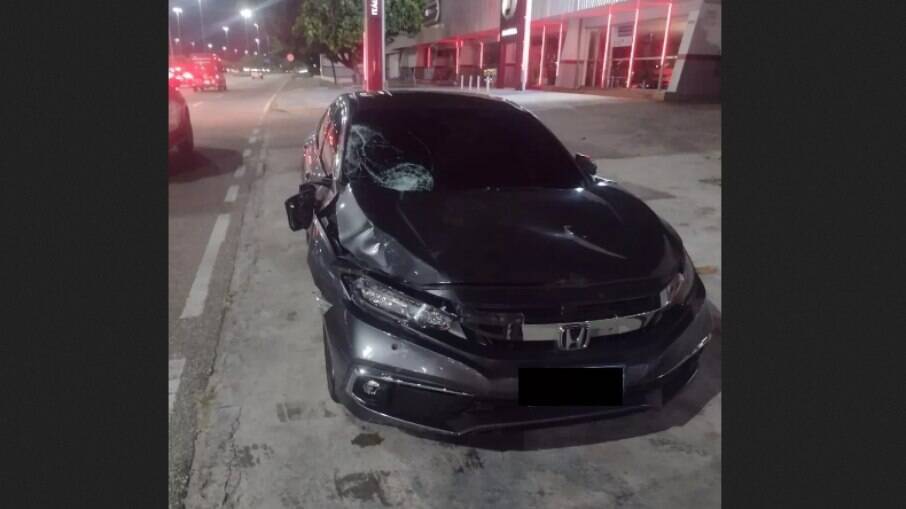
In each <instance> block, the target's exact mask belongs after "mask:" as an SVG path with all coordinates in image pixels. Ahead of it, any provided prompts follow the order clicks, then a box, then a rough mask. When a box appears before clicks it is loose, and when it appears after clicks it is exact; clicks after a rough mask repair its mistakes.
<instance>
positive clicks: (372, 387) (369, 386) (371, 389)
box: [362, 380, 381, 396]
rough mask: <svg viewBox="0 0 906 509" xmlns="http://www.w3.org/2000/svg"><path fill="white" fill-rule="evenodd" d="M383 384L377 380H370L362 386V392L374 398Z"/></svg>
mask: <svg viewBox="0 0 906 509" xmlns="http://www.w3.org/2000/svg"><path fill="white" fill-rule="evenodd" d="M380 388H381V384H380V382H378V381H377V380H368V381H367V382H365V385H363V386H362V391H364V392H365V394H367V395H369V396H374V395H375V394H377V392H378V390H380Z"/></svg>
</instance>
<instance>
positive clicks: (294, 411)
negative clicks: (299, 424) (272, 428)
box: [277, 401, 304, 422]
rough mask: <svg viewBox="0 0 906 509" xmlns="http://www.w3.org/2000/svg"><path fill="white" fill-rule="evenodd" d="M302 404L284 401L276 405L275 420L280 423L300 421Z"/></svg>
mask: <svg viewBox="0 0 906 509" xmlns="http://www.w3.org/2000/svg"><path fill="white" fill-rule="evenodd" d="M303 407H304V404H303V403H300V402H293V401H284V402H283V403H277V419H279V420H280V422H287V421H298V420H300V419H302V410H303Z"/></svg>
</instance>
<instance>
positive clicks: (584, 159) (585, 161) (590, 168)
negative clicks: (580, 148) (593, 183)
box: [576, 154, 598, 177]
mask: <svg viewBox="0 0 906 509" xmlns="http://www.w3.org/2000/svg"><path fill="white" fill-rule="evenodd" d="M576 164H577V165H578V166H579V169H580V170H582V173H584V174H586V175H588V176H589V177H594V176H595V175H596V174H597V173H598V165H596V164H595V162H594V161H592V160H591V158H590V157H588V156H587V155H585V154H576Z"/></svg>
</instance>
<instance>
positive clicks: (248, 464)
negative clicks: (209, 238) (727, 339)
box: [186, 87, 721, 509]
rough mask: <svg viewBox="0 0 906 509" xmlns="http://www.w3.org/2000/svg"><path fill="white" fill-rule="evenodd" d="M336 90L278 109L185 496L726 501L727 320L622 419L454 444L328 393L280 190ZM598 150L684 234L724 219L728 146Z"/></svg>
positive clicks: (583, 503) (329, 500) (394, 501)
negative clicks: (680, 374)
mask: <svg viewBox="0 0 906 509" xmlns="http://www.w3.org/2000/svg"><path fill="white" fill-rule="evenodd" d="M340 92H341V90H332V89H325V88H314V87H313V88H306V87H298V88H293V87H288V88H287V89H286V90H285V91H284V92H283V93H282V94H281V95H280V97H278V99H277V100H276V101H275V102H274V106H273V107H272V111H271V114H270V115H269V117H268V122H267V126H266V143H267V147H268V148H267V150H266V165H265V171H264V174H263V176H262V177H261V178H259V179H258V180H257V181H256V182H255V183H254V184H253V188H252V191H251V194H250V198H249V201H248V206H247V209H246V212H245V218H246V220H245V222H244V223H243V226H242V232H241V234H240V235H241V236H240V241H239V242H240V248H239V252H238V254H237V262H236V272H235V274H234V276H233V283H232V287H231V289H230V306H229V309H228V310H227V313H226V316H225V318H224V325H223V336H222V338H221V343H220V344H221V350H220V352H219V354H218V357H217V360H216V362H215V364H214V373H213V374H212V376H211V381H210V385H209V387H208V390H207V393H206V396H205V398H204V400H203V401H201V402H200V406H201V408H202V410H201V415H200V416H199V423H200V426H199V427H200V433H199V435H198V439H197V441H196V456H195V461H194V464H193V469H192V478H191V481H190V485H189V495H188V498H187V500H186V506H187V507H191V508H207V507H212V508H213V507H224V506H225V507H266V508H270V507H407V508H408V507H416V508H421V507H424V508H428V507H451V508H466V507H525V508H558V509H559V508H569V507H574V508H580V507H581V508H591V507H610V506H627V507H629V506H631V507H651V508H660V507H719V506H720V500H721V489H720V471H721V447H720V437H721V416H720V408H721V396H720V383H721V382H720V380H721V375H720V345H721V339H720V336H719V334H718V336H717V337H716V338H715V340H714V341H713V343H712V346H711V347H710V348H709V349H708V350H706V354H705V356H704V358H703V359H702V368H701V370H700V372H699V375H698V377H697V378H696V379H695V380H693V382H692V383H691V384H690V385H689V386H688V387H687V388H686V389H685V390H684V391H683V392H682V393H681V394H680V395H679V396H678V397H677V399H675V400H673V401H672V402H671V403H670V404H669V405H667V406H665V407H664V408H662V409H660V410H655V411H651V412H645V413H642V414H636V415H631V416H626V417H623V418H620V419H612V420H605V421H596V422H592V423H583V424H574V425H569V426H559V427H554V428H544V429H536V430H524V431H510V432H502V433H494V434H485V435H481V436H478V437H475V438H473V439H471V440H469V441H467V442H464V443H461V444H453V443H446V442H438V441H433V440H426V439H422V438H418V437H415V436H413V435H411V434H409V433H406V432H404V431H401V430H398V429H396V428H392V427H386V426H381V425H374V424H369V423H365V422H363V421H360V420H358V419H356V418H354V417H352V416H351V415H350V414H348V412H347V411H346V410H345V409H344V408H342V407H340V406H338V405H336V404H334V403H333V402H332V401H331V400H330V398H329V397H328V395H327V391H326V388H325V374H324V358H323V346H322V339H321V325H320V316H319V314H318V312H317V309H316V307H315V305H314V302H313V300H312V297H311V292H312V290H313V289H314V285H313V283H312V280H311V276H310V274H309V272H308V268H307V264H306V261H305V256H306V245H305V241H304V235H301V234H299V233H293V232H291V231H290V230H289V228H288V227H287V225H286V216H285V212H284V210H283V201H284V200H285V199H286V197H288V196H289V195H290V194H292V193H293V192H295V190H296V189H297V187H298V184H299V179H300V172H299V170H300V168H299V161H300V159H301V142H302V139H303V138H304V136H305V135H306V134H307V133H308V132H310V130H311V129H313V128H314V125H315V122H316V121H317V118H318V116H319V115H320V113H321V112H323V109H324V107H326V105H327V103H328V102H329V101H330V100H331V99H332V98H333V97H334V96H336V95H337V94H338V93H340ZM551 127H552V129H554V130H555V132H557V126H555V125H551ZM568 131H569V130H568V129H563V132H568ZM559 134H560V133H559V132H558V135H559ZM580 141H583V140H570V141H568V143H574V142H580ZM584 141H586V142H589V143H591V144H593V145H598V146H602V147H604V146H606V145H607V142H606V140H598V139H591V140H588V139H587V140H584ZM644 146H646V145H644V144H642V145H640V146H639V145H637V146H634V147H628V148H626V150H629V151H636V152H637V151H640V150H642V148H643V147H644ZM661 146H662V147H663V146H664V144H661ZM640 147H642V148H640ZM645 151H647V152H651V150H649V149H646V150H645ZM654 152H656V151H654ZM709 154H711V155H709ZM708 157H712V158H713V157H717V159H709V158H708ZM596 158H597V160H598V163H599V168H600V170H599V173H601V174H602V175H607V176H611V177H617V178H618V179H619V180H622V181H623V182H625V183H626V184H627V186H628V187H631V189H633V191H634V192H637V193H639V194H640V195H641V196H642V197H643V198H644V199H646V200H647V201H648V202H649V203H650V204H651V205H652V207H656V210H658V212H659V213H662V214H665V216H667V217H668V219H669V220H670V221H671V222H674V225H675V226H677V228H678V229H680V228H686V227H684V226H680V225H679V224H677V222H683V221H688V225H689V226H688V228H689V230H687V231H685V232H684V230H682V229H680V233H681V234H684V235H685V234H690V235H692V236H697V235H699V234H700V233H702V232H704V231H705V230H706V228H707V227H711V226H714V224H717V225H718V228H719V202H720V200H719V194H720V193H719V191H720V187H719V186H718V185H714V184H706V183H701V182H698V181H699V180H706V179H708V178H719V176H720V167H719V155H715V154H713V153H709V152H701V153H691V154H690V153H686V154H677V153H664V151H663V150H662V152H661V153H660V154H657V153H653V154H650V153H649V154H645V155H634V156H631V157H622V158H614V157H606V156H602V155H600V154H598V155H597V156H596ZM709 165H710V166H709ZM715 175H716V176H715ZM693 181H695V183H693ZM709 182H710V181H709ZM701 186H710V187H701ZM715 193H716V194H715ZM666 195H669V196H666ZM704 207H712V208H714V209H715V213H709V214H703V213H702V212H701V211H698V210H697V209H701V208H704ZM715 217H716V218H717V219H716V223H715V219H714V218H715ZM709 234H714V235H716V237H712V238H710V239H711V240H708V241H705V240H695V241H692V240H690V239H687V243H688V244H689V248H690V251H694V253H693V257H694V258H696V263H697V264H698V265H700V266H701V264H702V263H709V264H710V263H717V264H718V265H719V238H720V237H719V231H717V232H710V231H709ZM715 240H716V243H717V245H716V253H717V260H718V261H717V262H715V261H713V257H714V253H715V251H714V245H713V243H714V242H715ZM699 257H700V259H699ZM711 284H714V283H713V282H712V283H711ZM716 284H717V285H718V287H719V284H720V282H719V278H718V279H717V280H716ZM718 295H719V293H718Z"/></svg>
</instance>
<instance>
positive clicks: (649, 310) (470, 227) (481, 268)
mask: <svg viewBox="0 0 906 509" xmlns="http://www.w3.org/2000/svg"><path fill="white" fill-rule="evenodd" d="M303 154H304V155H303V161H302V183H301V185H300V187H299V191H298V193H297V194H294V195H293V196H291V197H290V198H289V199H288V200H286V202H285V207H286V212H287V217H288V221H289V225H290V228H291V229H292V230H294V231H301V230H305V232H306V233H305V237H306V240H307V244H308V251H307V262H308V266H309V269H310V271H311V275H312V279H313V281H314V284H315V286H316V287H317V291H316V292H315V295H314V296H313V297H314V302H313V305H317V306H318V307H319V309H320V311H321V316H322V318H323V336H324V357H325V371H326V374H327V377H326V378H327V381H326V383H327V390H328V393H329V394H330V397H331V398H333V400H334V401H336V402H338V403H341V404H343V405H344V406H346V407H347V408H348V409H349V410H350V411H351V412H352V413H353V414H355V415H357V416H359V417H360V418H364V419H367V420H371V421H375V422H381V423H386V424H394V425H398V426H401V427H406V428H410V429H413V430H418V431H424V432H428V433H429V434H442V435H463V434H466V433H470V432H475V431H481V430H489V429H495V428H503V427H511V426H525V425H549V424H551V423H557V422H565V421H571V420H576V419H589V418H590V419H595V418H598V417H601V416H606V415H610V414H622V413H627V412H631V411H636V410H643V409H646V408H650V407H656V406H660V405H662V404H663V402H664V400H665V395H668V394H670V395H672V394H676V393H677V392H678V391H679V390H680V389H681V388H682V387H683V386H684V385H685V384H686V383H687V382H688V381H689V380H690V379H691V378H692V377H693V376H694V375H695V373H696V372H697V369H698V359H699V357H700V355H701V353H702V351H703V349H704V348H705V346H706V344H707V343H708V341H709V339H710V337H711V332H712V321H711V316H710V313H709V312H708V308H707V306H706V305H705V289H704V286H703V285H702V282H701V280H700V278H699V277H698V275H697V274H696V271H695V269H694V266H693V263H692V260H690V258H689V255H688V254H687V253H686V250H685V249H684V247H683V242H682V240H681V239H680V238H679V236H678V235H677V233H676V232H675V231H674V229H673V228H671V227H670V225H668V224H667V223H666V222H665V221H664V220H662V219H661V218H660V217H658V216H657V215H656V214H655V213H654V212H653V211H652V210H651V209H650V208H649V207H648V206H646V205H645V204H644V203H643V202H642V201H641V200H639V199H638V198H637V197H635V196H633V195H632V194H630V193H629V192H627V191H626V190H624V189H623V188H621V187H620V185H618V184H617V183H615V182H613V181H610V180H607V179H603V178H600V177H598V176H597V174H596V173H597V171H596V167H595V165H594V163H593V162H592V160H591V159H589V158H588V157H586V156H584V155H581V154H571V153H570V152H569V151H568V150H567V149H566V148H565V147H564V146H563V144H562V143H561V142H560V141H559V140H558V139H557V138H556V137H555V136H554V135H553V134H552V133H551V132H550V131H549V130H548V129H547V128H546V127H545V126H544V125H543V124H542V122H541V121H540V120H538V119H537V118H536V117H535V116H534V115H533V114H531V113H530V112H528V111H526V110H525V109H523V108H522V107H520V106H518V105H516V104H515V103H512V102H510V101H506V100H503V99H497V98H491V97H486V96H479V95H470V94H448V93H437V92H419V91H407V92H379V93H367V92H356V93H351V94H345V95H342V96H340V97H339V98H337V99H336V100H335V101H334V102H333V103H332V104H331V105H330V106H329V108H328V109H327V111H326V112H325V113H324V115H323V117H322V118H321V120H320V122H319V124H318V127H317V130H316V132H315V133H313V134H312V135H311V136H310V137H309V138H308V139H307V140H306V142H305V146H304V153H303Z"/></svg>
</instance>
